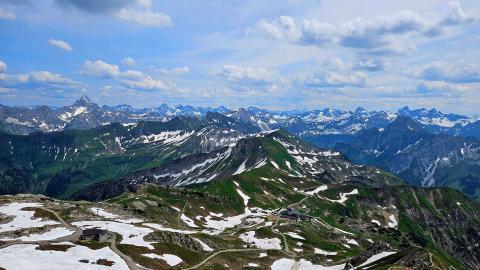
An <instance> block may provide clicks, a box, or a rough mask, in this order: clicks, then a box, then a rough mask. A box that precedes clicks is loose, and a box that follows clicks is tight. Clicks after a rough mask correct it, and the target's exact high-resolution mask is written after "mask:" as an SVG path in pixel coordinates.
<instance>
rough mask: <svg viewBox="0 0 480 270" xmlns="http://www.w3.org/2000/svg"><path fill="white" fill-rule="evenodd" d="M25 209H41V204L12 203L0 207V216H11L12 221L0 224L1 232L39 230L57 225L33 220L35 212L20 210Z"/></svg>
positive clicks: (48, 221) (49, 221)
mask: <svg viewBox="0 0 480 270" xmlns="http://www.w3.org/2000/svg"><path fill="white" fill-rule="evenodd" d="M26 207H42V204H41V203H19V202H14V203H10V204H6V205H3V206H1V207H0V214H3V215H6V216H13V217H14V218H13V220H12V221H10V222H8V223H3V224H0V233H1V232H11V231H16V230H18V229H24V228H39V227H43V226H46V225H56V224H59V223H58V222H56V221H53V220H42V219H41V218H33V216H34V214H35V211H25V210H21V209H22V208H26Z"/></svg>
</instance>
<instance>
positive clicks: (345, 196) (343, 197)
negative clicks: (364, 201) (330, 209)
mask: <svg viewBox="0 0 480 270" xmlns="http://www.w3.org/2000/svg"><path fill="white" fill-rule="evenodd" d="M355 194H358V189H354V190H352V191H351V192H347V193H340V199H339V200H331V199H328V198H325V199H326V200H328V201H331V202H338V203H341V204H343V203H345V202H346V201H347V200H348V196H349V195H355Z"/></svg>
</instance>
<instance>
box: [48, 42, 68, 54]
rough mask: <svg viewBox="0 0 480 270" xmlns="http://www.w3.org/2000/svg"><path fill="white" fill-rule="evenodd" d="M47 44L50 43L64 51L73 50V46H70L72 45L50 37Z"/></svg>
mask: <svg viewBox="0 0 480 270" xmlns="http://www.w3.org/2000/svg"><path fill="white" fill-rule="evenodd" d="M48 44H50V45H52V46H54V47H57V48H59V49H62V50H64V51H69V52H71V51H72V50H73V48H72V46H70V44H68V43H67V42H65V41H63V40H59V39H50V40H48Z"/></svg>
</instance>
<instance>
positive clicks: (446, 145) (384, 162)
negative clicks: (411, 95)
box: [335, 117, 480, 198]
mask: <svg viewBox="0 0 480 270" xmlns="http://www.w3.org/2000/svg"><path fill="white" fill-rule="evenodd" d="M335 148H336V149H337V150H339V151H341V152H343V153H345V154H346V155H347V156H348V157H349V158H350V159H352V160H353V161H355V162H360V163H366V164H370V165H374V166H378V167H380V168H383V169H385V170H388V171H390V172H392V173H394V174H396V175H399V176H400V177H402V178H403V179H405V180H406V181H407V182H409V183H410V184H412V185H416V186H427V187H429V186H450V187H455V188H458V189H460V190H462V191H464V192H465V193H467V194H469V195H470V196H472V197H475V198H479V196H480V140H478V139H475V138H472V137H469V138H463V137H458V136H451V135H447V134H431V133H428V132H426V131H425V130H424V129H422V128H421V126H420V125H419V124H418V123H417V122H415V121H413V120H412V119H410V118H404V117H400V118H398V119H396V120H395V121H394V122H393V123H392V124H390V125H389V126H388V127H386V128H385V129H370V130H367V131H364V132H362V133H360V134H359V135H358V136H357V137H356V138H355V139H354V140H352V142H350V143H340V144H337V145H336V147H335Z"/></svg>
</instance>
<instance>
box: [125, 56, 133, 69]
mask: <svg viewBox="0 0 480 270" xmlns="http://www.w3.org/2000/svg"><path fill="white" fill-rule="evenodd" d="M122 64H124V65H125V66H130V67H131V66H134V65H135V60H134V59H133V58H132V57H126V58H123V60H122Z"/></svg>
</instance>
